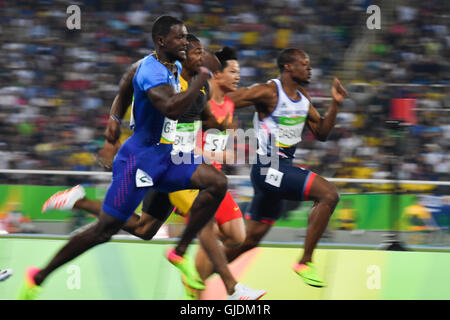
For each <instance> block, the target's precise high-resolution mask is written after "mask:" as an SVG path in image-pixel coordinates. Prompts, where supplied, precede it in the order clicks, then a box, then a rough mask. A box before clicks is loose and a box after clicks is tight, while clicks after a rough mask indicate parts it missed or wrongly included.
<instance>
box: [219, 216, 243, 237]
mask: <svg viewBox="0 0 450 320" xmlns="http://www.w3.org/2000/svg"><path fill="white" fill-rule="evenodd" d="M218 228H219V231H220V233H219V235H220V236H221V240H222V241H224V242H225V243H228V241H227V240H231V242H234V243H241V242H243V241H244V240H245V224H244V219H243V218H242V216H241V217H240V218H237V219H233V220H229V221H227V222H224V223H222V224H220V225H219V226H218Z"/></svg>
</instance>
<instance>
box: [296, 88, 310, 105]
mask: <svg viewBox="0 0 450 320" xmlns="http://www.w3.org/2000/svg"><path fill="white" fill-rule="evenodd" d="M298 90H299V91H300V92H301V93H302V94H303V95H304V96H305V97H306V99H308V100H309V102H312V101H311V97H310V96H309V93H308V92H307V91H306V89H305V88H303V87H298Z"/></svg>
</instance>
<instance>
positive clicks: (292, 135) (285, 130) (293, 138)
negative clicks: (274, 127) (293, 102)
mask: <svg viewBox="0 0 450 320" xmlns="http://www.w3.org/2000/svg"><path fill="white" fill-rule="evenodd" d="M305 119H306V118H305V117H300V116H298V117H280V119H279V121H278V139H277V145H278V146H279V147H283V148H288V147H292V146H293V145H296V144H297V143H299V142H300V141H301V140H302V132H303V127H304V126H305Z"/></svg>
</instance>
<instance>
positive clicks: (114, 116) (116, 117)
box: [110, 114, 122, 124]
mask: <svg viewBox="0 0 450 320" xmlns="http://www.w3.org/2000/svg"><path fill="white" fill-rule="evenodd" d="M110 118H111V119H113V120H115V121H117V122H118V123H119V124H122V120H120V119H119V117H118V116H116V115H113V114H112V115H111V116H110Z"/></svg>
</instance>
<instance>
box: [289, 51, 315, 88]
mask: <svg viewBox="0 0 450 320" xmlns="http://www.w3.org/2000/svg"><path fill="white" fill-rule="evenodd" d="M289 66H290V71H291V76H292V79H293V80H294V81H295V82H297V83H298V84H300V85H304V84H308V83H309V82H310V79H311V70H312V69H311V64H310V61H309V56H308V55H307V54H297V55H296V56H295V59H294V62H292V63H290V64H289Z"/></svg>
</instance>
